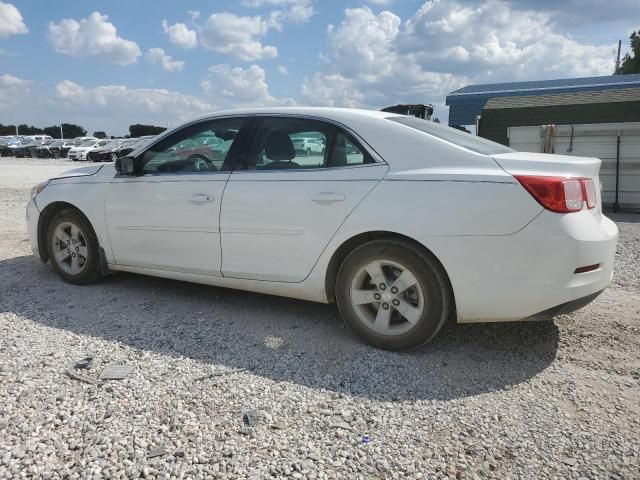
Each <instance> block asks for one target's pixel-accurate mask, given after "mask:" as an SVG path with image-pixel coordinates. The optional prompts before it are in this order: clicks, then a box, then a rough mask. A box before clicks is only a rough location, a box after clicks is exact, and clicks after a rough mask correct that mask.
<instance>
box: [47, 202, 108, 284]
mask: <svg viewBox="0 0 640 480" xmlns="http://www.w3.org/2000/svg"><path fill="white" fill-rule="evenodd" d="M62 223H70V224H75V225H76V226H77V227H78V228H79V230H80V231H81V233H82V237H83V239H84V241H85V243H86V250H87V257H86V261H85V263H84V264H83V266H82V270H81V271H80V272H79V273H78V274H75V275H73V274H70V273H68V272H66V271H65V270H64V269H63V268H62V267H61V265H60V264H59V263H58V261H57V260H56V256H55V252H54V245H53V243H54V241H53V236H54V232H55V231H56V228H57V227H58V226H59V225H60V224H62ZM46 242H47V245H46V246H47V252H48V254H49V260H50V261H51V265H52V266H53V268H54V270H55V271H56V272H58V275H60V277H62V279H63V280H64V281H65V282H68V283H73V284H74V285H88V284H91V283H95V282H98V281H99V280H100V279H101V278H102V269H101V266H100V251H99V244H98V238H97V237H96V234H95V232H94V231H93V227H92V226H91V224H90V223H89V221H88V220H87V219H86V218H85V217H84V215H82V214H81V213H80V212H78V211H77V210H74V209H71V208H69V209H65V210H61V211H60V212H58V213H56V214H55V215H54V216H53V218H52V219H51V221H50V222H49V225H48V226H47V235H46Z"/></svg>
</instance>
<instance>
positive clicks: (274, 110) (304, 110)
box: [199, 107, 398, 120]
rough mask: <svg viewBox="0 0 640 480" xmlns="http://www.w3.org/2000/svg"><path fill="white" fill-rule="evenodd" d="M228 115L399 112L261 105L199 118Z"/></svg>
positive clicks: (381, 115) (333, 115)
mask: <svg viewBox="0 0 640 480" xmlns="http://www.w3.org/2000/svg"><path fill="white" fill-rule="evenodd" d="M226 115H308V116H313V117H323V118H329V119H335V120H339V119H346V118H349V117H351V118H353V117H362V116H365V117H374V118H388V117H393V116H397V115H398V114H395V113H389V112H381V111H379V110H365V109H360V108H338V107H261V108H239V109H233V110H221V111H219V112H211V113H209V114H206V115H201V116H200V117H199V118H200V119H204V118H209V117H221V116H226Z"/></svg>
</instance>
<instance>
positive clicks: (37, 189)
mask: <svg viewBox="0 0 640 480" xmlns="http://www.w3.org/2000/svg"><path fill="white" fill-rule="evenodd" d="M50 181H51V180H47V181H46V182H42V183H39V184H37V185H36V186H35V187H33V188H32V189H31V198H32V199H33V198H34V197H35V196H36V195H38V194H39V193H40V192H41V191H42V190H44V187H46V186H47V185H49V182H50Z"/></svg>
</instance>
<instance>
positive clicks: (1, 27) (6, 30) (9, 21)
mask: <svg viewBox="0 0 640 480" xmlns="http://www.w3.org/2000/svg"><path fill="white" fill-rule="evenodd" d="M22 33H29V29H28V28H27V26H26V25H25V24H24V21H23V20H22V14H21V13H20V10H18V9H17V8H16V7H15V6H14V5H13V4H11V3H4V2H0V38H7V37H10V36H11V35H20V34H22Z"/></svg>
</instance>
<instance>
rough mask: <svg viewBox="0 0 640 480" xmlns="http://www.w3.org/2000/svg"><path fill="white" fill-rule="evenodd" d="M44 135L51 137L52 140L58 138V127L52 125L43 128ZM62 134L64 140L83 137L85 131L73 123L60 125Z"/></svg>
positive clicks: (85, 133)
mask: <svg viewBox="0 0 640 480" xmlns="http://www.w3.org/2000/svg"><path fill="white" fill-rule="evenodd" d="M44 133H46V134H47V135H51V136H52V137H53V138H60V125H52V126H50V127H45V128H44ZM62 134H63V135H64V138H65V139H67V138H75V137H85V136H86V135H87V131H86V130H85V129H84V128H82V127H81V126H80V125H74V124H73V123H63V124H62Z"/></svg>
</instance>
